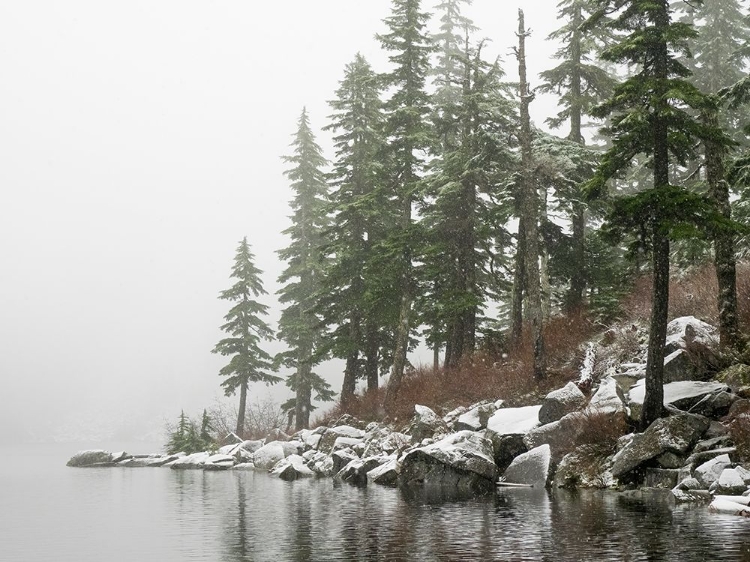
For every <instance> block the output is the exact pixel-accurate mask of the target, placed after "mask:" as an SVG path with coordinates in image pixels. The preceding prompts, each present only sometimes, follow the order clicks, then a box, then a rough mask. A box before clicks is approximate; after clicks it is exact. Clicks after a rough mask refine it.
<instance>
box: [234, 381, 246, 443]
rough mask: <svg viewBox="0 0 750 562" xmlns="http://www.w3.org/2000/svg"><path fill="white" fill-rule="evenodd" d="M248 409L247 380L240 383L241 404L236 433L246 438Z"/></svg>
mask: <svg viewBox="0 0 750 562" xmlns="http://www.w3.org/2000/svg"><path fill="white" fill-rule="evenodd" d="M246 409H247V381H242V383H240V406H239V410H238V411H237V428H236V429H235V431H234V432H235V433H236V434H237V435H238V436H240V437H242V438H244V437H245V410H246Z"/></svg>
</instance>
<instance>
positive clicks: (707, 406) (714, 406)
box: [689, 391, 739, 419]
mask: <svg viewBox="0 0 750 562" xmlns="http://www.w3.org/2000/svg"><path fill="white" fill-rule="evenodd" d="M737 400H739V396H737V395H736V394H732V393H731V392H726V391H720V392H714V393H712V394H708V395H707V396H704V397H703V398H702V399H701V400H700V402H698V403H697V404H696V405H695V406H693V407H692V408H690V410H689V411H690V413H691V414H700V415H701V416H706V417H708V418H713V419H719V418H721V417H723V416H726V415H727V414H728V413H729V409H730V408H731V407H732V404H734V403H735V402H736V401H737Z"/></svg>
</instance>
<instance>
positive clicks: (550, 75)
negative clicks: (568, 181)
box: [537, 0, 614, 310]
mask: <svg viewBox="0 0 750 562" xmlns="http://www.w3.org/2000/svg"><path fill="white" fill-rule="evenodd" d="M557 6H558V18H559V19H560V20H562V21H563V22H565V23H564V24H563V26H562V27H560V28H559V29H557V30H556V31H554V32H553V33H551V34H550V35H549V37H548V39H550V40H557V41H560V42H561V43H562V44H561V46H560V48H559V49H558V50H557V52H556V53H555V58H556V59H557V60H559V61H560V64H558V65H557V66H556V67H554V68H552V69H550V70H547V71H544V72H542V73H541V74H540V76H541V78H542V80H543V81H544V82H543V84H542V85H541V86H539V87H538V88H537V89H538V90H539V91H541V92H552V93H555V94H557V95H558V96H560V97H559V99H558V105H559V106H561V107H562V109H561V111H560V112H559V113H558V114H557V115H556V116H554V117H552V118H550V119H548V120H547V123H548V124H549V125H550V126H551V127H553V128H558V127H561V126H562V125H563V124H564V123H565V122H570V132H569V133H568V137H567V138H568V139H569V140H571V141H572V142H575V143H578V144H581V145H583V144H584V142H585V141H584V137H583V127H584V121H583V119H584V117H586V116H588V115H590V114H591V109H592V108H593V107H594V106H595V105H597V104H598V103H600V102H601V101H602V100H603V99H604V98H606V97H607V96H608V95H609V93H610V92H611V90H612V87H613V86H614V80H613V79H612V77H611V76H610V75H609V74H608V73H607V71H606V70H604V69H603V68H601V66H599V65H597V64H594V63H593V62H592V60H591V59H592V57H593V56H594V55H595V53H596V52H598V51H599V50H600V48H601V47H602V45H604V44H606V42H607V41H608V40H609V39H610V37H611V33H610V32H609V31H608V29H607V27H606V26H603V25H598V26H596V27H595V28H592V29H590V30H588V32H587V33H584V32H583V31H582V30H581V26H582V24H583V22H584V21H585V20H586V19H587V18H588V17H590V16H591V14H592V13H593V11H594V10H595V9H596V4H595V1H594V0H562V1H561V2H560V3H559V4H558V5H557ZM569 196H570V197H569V199H568V200H569V201H571V203H572V204H571V209H570V213H569V216H570V222H571V228H572V234H573V236H572V252H571V255H570V259H571V262H572V263H571V265H572V267H571V268H570V273H571V276H570V288H569V290H568V294H567V298H566V302H565V305H566V308H567V309H568V310H575V309H577V308H579V307H580V306H581V305H582V304H583V295H584V290H585V288H586V280H585V278H584V272H585V270H586V264H585V263H584V261H583V260H584V259H585V255H586V248H585V239H586V232H585V231H586V207H585V205H584V203H583V201H582V197H581V195H580V194H578V193H576V192H575V190H573V191H572V192H569Z"/></svg>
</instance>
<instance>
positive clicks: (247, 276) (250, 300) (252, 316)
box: [212, 237, 281, 436]
mask: <svg viewBox="0 0 750 562" xmlns="http://www.w3.org/2000/svg"><path fill="white" fill-rule="evenodd" d="M253 260H254V256H253V254H252V252H251V251H250V245H249V244H248V243H247V237H245V238H243V239H242V241H241V242H240V244H239V246H238V247H237V254H236V256H235V258H234V266H233V267H232V275H231V278H232V279H236V280H237V281H236V282H235V283H234V285H232V286H231V287H230V288H229V289H227V290H225V291H222V292H221V293H220V294H219V298H220V299H222V300H228V301H230V302H232V303H234V305H233V306H232V308H231V309H230V310H229V312H228V313H227V315H226V316H225V317H224V319H225V320H226V323H225V324H224V325H222V326H221V329H222V331H224V332H226V333H227V334H229V337H227V338H224V339H222V340H220V341H219V343H217V344H216V346H215V347H214V348H213V350H212V351H213V353H219V354H221V355H223V356H225V357H230V360H229V363H228V364H226V365H225V366H224V367H222V368H221V370H220V371H219V375H220V376H222V377H224V381H223V382H222V383H221V386H223V387H224V393H225V394H226V395H227V396H232V395H234V394H235V392H237V390H238V389H239V391H240V405H239V410H238V413H237V431H236V433H237V435H239V436H242V434H243V433H244V431H245V409H246V407H247V388H248V385H249V384H250V383H251V382H264V383H266V384H275V383H277V382H279V381H280V380H281V379H280V378H279V377H277V376H275V375H272V374H270V372H269V371H273V369H274V367H273V364H272V358H271V356H270V355H269V354H268V353H266V352H265V351H264V350H263V349H261V347H260V342H261V340H263V339H265V340H272V339H273V330H271V328H270V327H269V326H268V324H266V322H265V321H264V320H263V319H262V316H265V315H267V314H268V313H267V310H268V307H267V306H266V305H264V304H261V303H260V302H258V301H257V300H255V298H254V297H258V296H260V295H264V294H266V292H265V291H264V290H263V285H262V283H261V280H260V275H261V273H262V272H261V271H260V270H259V269H258V268H257V267H255V264H254V263H253Z"/></svg>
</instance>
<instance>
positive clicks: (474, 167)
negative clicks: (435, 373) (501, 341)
mask: <svg viewBox="0 0 750 562" xmlns="http://www.w3.org/2000/svg"><path fill="white" fill-rule="evenodd" d="M482 46H483V45H482V44H481V43H480V45H478V46H477V47H476V48H470V47H469V46H468V45H467V46H466V47H465V52H464V53H463V54H462V55H461V56H460V57H459V58H458V60H459V62H461V64H462V65H463V69H462V71H461V81H460V85H461V90H460V92H459V96H458V97H457V98H455V99H453V101H451V102H448V105H446V106H445V107H444V108H441V107H438V111H439V112H440V113H442V114H443V115H448V114H451V115H453V116H454V117H453V119H452V122H453V127H454V129H455V130H454V131H451V132H450V135H444V136H443V138H444V139H446V140H444V141H443V143H442V147H441V149H440V154H439V155H438V156H437V158H436V159H435V161H434V162H433V164H432V166H431V167H432V170H431V173H430V176H429V177H428V178H427V180H426V183H427V185H428V186H429V192H430V194H431V196H432V198H434V200H432V201H431V202H430V204H429V205H427V207H426V209H425V210H424V211H423V214H424V217H425V218H424V221H423V223H424V230H425V231H426V235H425V236H426V244H425V246H424V250H423V254H422V255H420V260H421V261H422V263H423V265H422V267H421V268H420V269H421V272H420V277H421V278H422V279H424V280H425V287H424V295H423V298H422V299H421V302H420V304H419V307H420V309H421V311H422V319H423V323H425V324H427V325H430V326H432V328H431V329H430V331H429V332H428V336H427V339H428V342H429V343H430V344H431V345H432V346H433V347H435V348H437V347H440V345H441V344H442V343H445V345H446V352H445V364H446V365H447V366H455V365H457V364H458V363H459V361H460V360H461V358H462V357H463V356H464V355H470V354H471V353H472V352H473V351H474V349H475V347H476V339H477V331H478V329H479V319H480V316H479V315H480V313H481V308H482V305H483V303H484V302H485V301H486V300H487V298H488V297H489V294H488V291H489V287H490V284H491V276H489V275H488V274H487V272H488V271H489V270H490V262H491V260H492V259H493V256H492V252H491V249H490V247H489V244H488V242H489V241H490V240H491V239H492V238H493V236H495V235H496V234H497V231H498V230H501V229H502V230H504V226H503V225H501V223H504V222H505V221H504V220H503V221H500V220H498V218H499V214H500V213H498V209H497V208H496V205H495V203H494V202H493V201H492V199H491V198H490V195H491V194H492V193H493V192H494V191H495V186H496V185H497V184H498V183H501V178H502V176H503V173H504V172H505V171H506V170H507V169H509V168H511V167H512V166H514V164H515V162H514V157H513V154H512V152H511V149H510V146H509V142H508V140H507V139H508V138H509V136H510V134H509V132H510V131H511V130H512V129H513V128H514V127H513V126H514V125H515V123H516V115H515V106H514V104H513V103H512V102H511V101H510V100H509V99H508V96H507V88H508V86H507V85H506V84H504V83H503V82H502V78H503V72H502V69H501V68H500V67H499V65H498V64H497V62H495V63H494V64H490V63H487V62H485V61H484V60H482ZM447 139H449V140H447ZM506 218H507V217H506Z"/></svg>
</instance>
